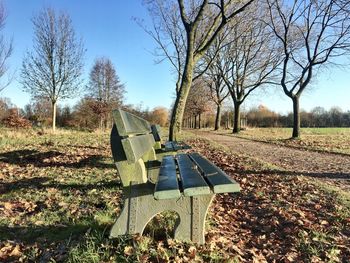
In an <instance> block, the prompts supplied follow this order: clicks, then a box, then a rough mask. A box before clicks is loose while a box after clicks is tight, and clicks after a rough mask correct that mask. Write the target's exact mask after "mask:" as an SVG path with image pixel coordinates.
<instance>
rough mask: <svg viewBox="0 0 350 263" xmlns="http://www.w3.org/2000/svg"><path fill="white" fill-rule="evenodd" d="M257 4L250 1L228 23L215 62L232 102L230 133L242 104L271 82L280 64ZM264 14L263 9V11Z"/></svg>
mask: <svg viewBox="0 0 350 263" xmlns="http://www.w3.org/2000/svg"><path fill="white" fill-rule="evenodd" d="M264 11H266V9H264V8H263V7H262V6H261V5H260V4H256V5H251V6H250V9H249V10H248V11H246V12H245V13H244V16H243V15H241V14H240V15H238V16H236V17H235V20H234V21H233V23H231V32H232V33H231V36H230V39H228V40H227V41H228V44H227V45H225V46H224V48H223V50H222V51H221V53H223V54H224V55H223V56H222V58H223V59H222V61H220V63H218V64H217V66H218V67H219V71H220V72H221V77H222V78H223V80H224V82H225V84H226V86H227V87H228V90H229V92H230V95H231V98H232V100H233V104H234V120H233V124H234V125H233V133H238V132H239V131H240V128H241V127H240V125H241V123H240V115H241V105H242V104H243V102H244V101H245V100H246V99H247V97H248V96H249V95H250V94H251V93H252V92H253V91H255V90H256V89H258V88H260V87H263V86H264V85H266V84H272V83H274V79H275V78H276V69H277V67H278V65H279V64H280V55H279V50H278V49H277V44H276V42H277V41H276V40H275V38H274V37H273V34H271V32H270V31H269V30H268V27H267V25H266V23H264V22H263V21H262V20H261V19H257V18H256V17H258V16H260V17H263V16H264ZM265 14H266V13H265Z"/></svg>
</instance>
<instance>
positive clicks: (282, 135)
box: [219, 128, 350, 154]
mask: <svg viewBox="0 0 350 263" xmlns="http://www.w3.org/2000/svg"><path fill="white" fill-rule="evenodd" d="M219 133H225V134H226V133H227V134H230V133H231V130H225V131H220V132H219ZM291 135H292V129H291V128H248V129H247V130H243V131H241V133H240V134H239V135H235V136H240V137H243V138H248V139H253V140H258V141H265V142H270V143H276V144H281V145H286V146H291V147H296V148H303V149H311V150H317V151H326V152H335V153H344V154H350V128H302V129H301V140H291V139H290V137H291Z"/></svg>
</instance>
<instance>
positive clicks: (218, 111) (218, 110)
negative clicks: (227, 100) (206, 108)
mask: <svg viewBox="0 0 350 263" xmlns="http://www.w3.org/2000/svg"><path fill="white" fill-rule="evenodd" d="M220 124H221V105H220V104H218V105H217V108H216V118H215V130H216V131H217V130H219V129H220Z"/></svg>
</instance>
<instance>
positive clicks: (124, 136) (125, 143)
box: [110, 109, 240, 244]
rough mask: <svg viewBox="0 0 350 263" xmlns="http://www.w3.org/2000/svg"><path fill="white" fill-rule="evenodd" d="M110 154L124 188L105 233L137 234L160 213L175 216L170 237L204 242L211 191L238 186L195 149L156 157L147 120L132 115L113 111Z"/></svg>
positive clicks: (112, 235)
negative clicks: (120, 203)
mask: <svg viewBox="0 0 350 263" xmlns="http://www.w3.org/2000/svg"><path fill="white" fill-rule="evenodd" d="M113 118H114V125H113V128H112V132H111V147H112V154H113V158H114V161H115V164H116V166H117V170H118V174H119V176H120V179H121V182H122V185H123V190H124V207H123V209H122V211H121V213H120V215H119V217H118V219H117V220H116V222H115V224H114V226H113V227H112V229H111V232H110V237H111V238H113V237H117V236H119V235H124V234H136V233H140V234H142V232H143V230H144V228H145V226H146V225H147V223H148V222H149V221H150V220H151V219H152V218H153V217H154V216H155V215H157V214H159V213H161V212H163V211H174V212H176V213H177V214H178V216H179V220H178V222H177V224H176V226H175V233H174V235H175V236H174V238H175V239H178V240H183V241H189V240H191V241H193V242H197V243H201V244H202V243H204V242H205V239H204V226H205V218H206V215H207V211H208V207H209V205H210V203H211V201H212V199H213V197H214V195H215V194H216V193H227V192H229V193H233V192H238V191H239V190H240V188H239V185H238V184H237V183H236V182H235V181H234V180H233V179H231V178H230V177H228V176H227V175H226V174H225V173H224V172H223V171H221V170H220V169H219V168H218V167H217V166H215V165H214V164H212V163H211V162H210V161H208V160H207V159H205V158H204V157H202V156H201V155H200V154H198V153H188V154H187V153H178V154H176V155H167V156H164V157H163V158H162V160H161V161H158V160H157V156H156V153H155V150H154V145H155V140H154V136H153V134H152V129H151V126H150V124H149V123H148V122H147V121H146V120H144V119H142V118H139V117H137V116H135V115H133V114H131V113H128V112H126V111H123V110H120V109H117V110H115V111H113Z"/></svg>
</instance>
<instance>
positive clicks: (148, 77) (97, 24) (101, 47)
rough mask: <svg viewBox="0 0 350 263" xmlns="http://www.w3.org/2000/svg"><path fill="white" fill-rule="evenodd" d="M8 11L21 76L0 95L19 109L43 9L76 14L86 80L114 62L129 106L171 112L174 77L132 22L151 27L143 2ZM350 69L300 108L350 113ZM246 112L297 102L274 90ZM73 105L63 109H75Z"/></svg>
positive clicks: (331, 75)
mask: <svg viewBox="0 0 350 263" xmlns="http://www.w3.org/2000/svg"><path fill="white" fill-rule="evenodd" d="M3 3H4V6H5V9H6V11H7V20H6V26H5V28H4V30H3V31H2V33H3V34H4V35H5V36H6V37H13V43H14V52H13V54H12V56H11V58H10V60H9V65H10V71H16V74H15V76H16V77H17V79H15V80H14V81H13V82H12V83H11V85H10V86H8V87H7V88H6V89H5V90H4V91H3V92H1V93H0V96H1V97H8V98H10V99H11V101H12V102H13V103H14V104H16V105H17V106H19V107H23V106H24V105H25V104H27V103H28V102H29V101H30V95H29V94H27V93H24V92H22V91H21V85H20V83H19V82H18V78H19V73H20V69H21V64H22V59H23V56H24V54H25V51H26V50H28V49H29V50H30V49H31V48H32V45H33V42H32V37H33V28H32V23H31V21H30V19H31V18H32V17H33V15H35V14H36V13H37V12H38V11H39V10H40V9H41V8H43V7H53V8H55V9H57V10H64V11H66V12H68V13H69V14H70V15H71V18H72V20H73V25H74V28H75V31H76V33H77V35H78V36H81V37H82V38H83V40H84V44H85V48H86V49H87V52H86V56H85V72H84V75H83V78H84V80H85V81H86V82H87V81H88V73H89V71H90V69H91V67H92V64H93V62H94V60H95V58H97V57H100V56H106V57H109V58H110V59H111V60H112V61H113V63H114V65H115V67H116V70H117V74H118V75H119V77H120V79H121V81H122V82H123V83H125V86H126V90H127V94H126V102H127V103H131V104H139V103H141V102H142V104H143V105H144V106H145V107H149V108H153V107H156V106H164V107H167V108H169V107H170V105H171V103H172V101H173V98H174V90H175V84H174V77H173V76H172V74H171V68H170V65H169V64H168V63H166V62H163V63H162V64H155V63H154V57H153V55H152V54H151V52H152V51H153V50H154V48H155V43H154V42H153V41H152V39H151V38H150V37H149V36H148V35H147V34H146V33H145V32H144V31H143V30H142V29H141V28H140V27H139V26H138V25H137V24H136V23H135V22H134V21H133V17H137V18H140V19H144V20H145V23H146V24H150V18H149V16H148V13H147V10H146V8H145V6H143V5H142V0H129V1H121V0H100V1H93V0H84V1H83V0H59V1H58V0H56V1H54V0H4V1H3ZM349 82H350V65H349V63H348V66H347V67H344V68H335V67H333V68H330V69H328V70H327V71H324V72H323V73H322V75H319V76H318V77H317V81H316V82H314V84H313V86H312V87H310V89H309V90H307V91H306V92H305V93H304V94H303V95H302V98H301V107H302V108H303V109H306V110H310V109H312V108H313V107H315V106H323V107H325V108H326V109H329V108H330V107H332V106H339V107H341V108H342V109H343V110H350V99H349ZM248 100H249V101H247V103H246V106H245V107H246V108H249V107H251V106H257V105H259V104H264V105H265V106H267V107H268V108H270V109H272V110H274V111H277V112H281V113H286V112H289V111H291V110H292V103H291V100H290V99H289V98H287V97H286V96H285V95H284V94H283V92H282V90H281V89H280V88H273V89H270V90H269V91H268V92H265V93H262V92H260V93H258V94H255V95H253V96H252V97H251V98H248ZM76 101H77V98H75V99H73V100H66V101H61V104H70V105H73V104H74V103H75V102H76Z"/></svg>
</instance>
